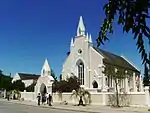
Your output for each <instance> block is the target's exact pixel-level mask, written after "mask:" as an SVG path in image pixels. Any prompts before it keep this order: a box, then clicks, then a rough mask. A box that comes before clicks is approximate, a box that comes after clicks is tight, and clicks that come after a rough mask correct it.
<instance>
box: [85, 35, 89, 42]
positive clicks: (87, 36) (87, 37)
mask: <svg viewBox="0 0 150 113" xmlns="http://www.w3.org/2000/svg"><path fill="white" fill-rule="evenodd" d="M86 39H87V41H89V34H88V33H86Z"/></svg>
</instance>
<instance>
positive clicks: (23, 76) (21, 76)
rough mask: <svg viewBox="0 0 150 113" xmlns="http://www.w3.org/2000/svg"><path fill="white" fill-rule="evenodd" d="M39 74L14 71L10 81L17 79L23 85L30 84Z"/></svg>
mask: <svg viewBox="0 0 150 113" xmlns="http://www.w3.org/2000/svg"><path fill="white" fill-rule="evenodd" d="M39 77H40V75H36V74H27V73H16V74H15V75H14V77H13V79H12V83H13V82H14V81H17V80H21V81H22V82H23V83H24V84H25V87H28V86H29V85H31V84H32V83H33V82H34V81H37V80H38V78H39Z"/></svg>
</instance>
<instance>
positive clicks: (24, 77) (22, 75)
mask: <svg viewBox="0 0 150 113" xmlns="http://www.w3.org/2000/svg"><path fill="white" fill-rule="evenodd" d="M18 75H19V76H20V78H21V80H30V79H34V80H37V79H38V78H39V77H40V75H36V74H27V73H18Z"/></svg>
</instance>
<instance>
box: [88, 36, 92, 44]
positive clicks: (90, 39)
mask: <svg viewBox="0 0 150 113" xmlns="http://www.w3.org/2000/svg"><path fill="white" fill-rule="evenodd" d="M89 42H90V43H92V36H91V34H90V37H89Z"/></svg>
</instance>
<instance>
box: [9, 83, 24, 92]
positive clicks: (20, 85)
mask: <svg viewBox="0 0 150 113" xmlns="http://www.w3.org/2000/svg"><path fill="white" fill-rule="evenodd" d="M12 87H13V89H14V90H18V91H24V90H25V84H24V83H23V82H22V81H21V80H17V81H14V82H13V84H12Z"/></svg>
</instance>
